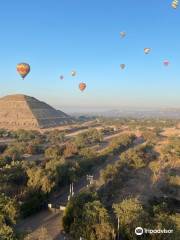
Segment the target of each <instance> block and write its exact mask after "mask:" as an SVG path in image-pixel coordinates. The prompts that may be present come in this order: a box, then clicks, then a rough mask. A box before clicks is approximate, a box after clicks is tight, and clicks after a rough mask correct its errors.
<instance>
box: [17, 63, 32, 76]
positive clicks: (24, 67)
mask: <svg viewBox="0 0 180 240" xmlns="http://www.w3.org/2000/svg"><path fill="white" fill-rule="evenodd" d="M16 69H17V71H18V73H19V74H20V75H21V77H22V78H23V79H24V78H25V77H26V76H27V75H28V73H29V72H30V70H31V68H30V65H29V64H28V63H19V64H17V66H16Z"/></svg>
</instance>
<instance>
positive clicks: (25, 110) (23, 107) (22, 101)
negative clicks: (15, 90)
mask: <svg viewBox="0 0 180 240" xmlns="http://www.w3.org/2000/svg"><path fill="white" fill-rule="evenodd" d="M72 122H73V120H72V118H71V117H70V116H68V115H67V114H65V113H64V112H62V111H60V110H56V109H54V108H53V107H51V106H49V105H48V104H46V103H45V102H41V101H39V100H37V99H36V98H34V97H30V96H26V95H21V94H17V95H8V96H5V97H3V98H0V128H2V127H4V128H23V129H33V128H50V127H57V126H60V125H65V124H69V123H72Z"/></svg>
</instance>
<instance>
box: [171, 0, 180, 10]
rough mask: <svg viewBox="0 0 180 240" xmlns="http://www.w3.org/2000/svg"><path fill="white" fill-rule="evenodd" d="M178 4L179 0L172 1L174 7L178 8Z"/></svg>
mask: <svg viewBox="0 0 180 240" xmlns="http://www.w3.org/2000/svg"><path fill="white" fill-rule="evenodd" d="M178 5H179V0H174V1H172V4H171V6H172V7H173V8H174V9H176V8H177V7H178Z"/></svg>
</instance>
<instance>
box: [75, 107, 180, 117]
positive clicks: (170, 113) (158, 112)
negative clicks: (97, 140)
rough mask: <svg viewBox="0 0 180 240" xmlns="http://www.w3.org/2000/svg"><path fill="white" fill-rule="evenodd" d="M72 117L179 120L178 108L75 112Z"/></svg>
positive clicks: (179, 109)
mask: <svg viewBox="0 0 180 240" xmlns="http://www.w3.org/2000/svg"><path fill="white" fill-rule="evenodd" d="M73 115H76V116H78V115H79V116H80V115H84V116H102V117H114V118H116V117H131V118H169V119H180V108H162V109H153V108H147V109H146V108H143V109H141V108H122V109H113V110H106V111H99V112H98V111H91V112H88V113H87V112H84V113H83V112H79V113H78V112H76V113H73Z"/></svg>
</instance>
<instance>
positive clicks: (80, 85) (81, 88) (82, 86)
mask: <svg viewBox="0 0 180 240" xmlns="http://www.w3.org/2000/svg"><path fill="white" fill-rule="evenodd" d="M79 89H80V90H81V91H84V90H85V89H86V84H85V83H83V82H82V83H80V84H79Z"/></svg>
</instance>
